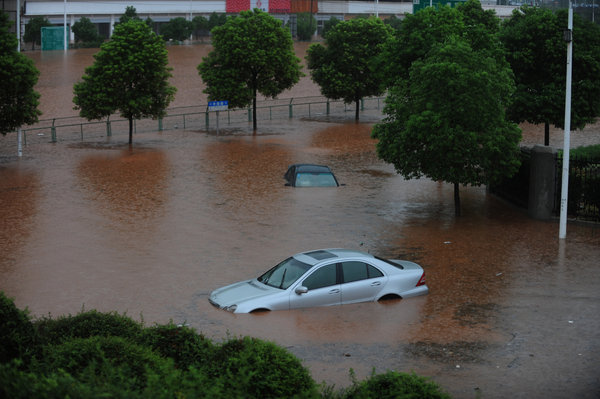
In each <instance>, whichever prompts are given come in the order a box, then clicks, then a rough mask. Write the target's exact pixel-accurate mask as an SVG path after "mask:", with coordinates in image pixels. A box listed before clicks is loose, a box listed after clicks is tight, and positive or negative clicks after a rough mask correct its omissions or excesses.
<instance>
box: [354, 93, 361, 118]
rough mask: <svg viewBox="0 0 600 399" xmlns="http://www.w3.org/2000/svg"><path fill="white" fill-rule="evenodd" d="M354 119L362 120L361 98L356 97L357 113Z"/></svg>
mask: <svg viewBox="0 0 600 399" xmlns="http://www.w3.org/2000/svg"><path fill="white" fill-rule="evenodd" d="M354 120H355V121H356V122H358V121H359V120H360V98H357V99H356V113H355V115H354Z"/></svg>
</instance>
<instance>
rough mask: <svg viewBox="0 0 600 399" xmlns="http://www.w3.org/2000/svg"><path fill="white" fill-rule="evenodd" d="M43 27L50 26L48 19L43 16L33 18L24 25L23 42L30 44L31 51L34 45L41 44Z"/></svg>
mask: <svg viewBox="0 0 600 399" xmlns="http://www.w3.org/2000/svg"><path fill="white" fill-rule="evenodd" d="M44 26H52V24H51V23H50V21H48V18H46V17H43V16H37V17H33V18H31V19H30V20H29V22H27V24H25V33H24V34H23V40H24V41H25V42H26V43H31V49H32V50H33V49H34V47H35V45H36V44H37V45H38V46H39V45H41V44H42V28H43V27H44Z"/></svg>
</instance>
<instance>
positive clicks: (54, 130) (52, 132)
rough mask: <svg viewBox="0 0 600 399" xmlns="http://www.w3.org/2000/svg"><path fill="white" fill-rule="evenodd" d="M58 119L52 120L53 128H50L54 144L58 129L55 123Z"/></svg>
mask: <svg viewBox="0 0 600 399" xmlns="http://www.w3.org/2000/svg"><path fill="white" fill-rule="evenodd" d="M55 121H56V119H52V127H51V128H50V136H51V137H52V142H53V143H56V127H55V126H54V122H55Z"/></svg>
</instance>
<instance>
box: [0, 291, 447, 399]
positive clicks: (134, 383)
mask: <svg viewBox="0 0 600 399" xmlns="http://www.w3.org/2000/svg"><path fill="white" fill-rule="evenodd" d="M0 340H1V342H2V345H1V346H0V397H7V398H13V399H20V398H23V399H26V398H42V399H43V398H59V397H60V398H65V397H69V398H72V399H77V398H106V397H111V398H228V399H229V398H242V397H243V398H292V397H294V398H332V399H345V398H378V399H386V398H402V397H406V398H409V397H410V398H431V399H435V398H440V399H442V398H449V397H450V396H449V395H448V394H447V393H445V392H444V391H443V390H442V389H441V388H440V387H439V386H438V385H436V384H435V383H433V382H432V381H430V380H428V379H426V378H424V377H420V376H417V375H415V374H414V373H412V374H405V373H399V372H395V371H389V372H386V373H384V374H378V375H376V374H373V375H372V376H371V377H369V378H367V379H365V380H364V381H357V380H356V378H354V376H353V374H352V372H351V371H350V375H351V377H353V381H354V382H353V384H352V385H351V386H350V387H349V388H345V389H336V388H335V387H334V386H326V385H325V384H321V385H318V384H317V383H316V382H315V381H314V380H313V379H312V377H311V375H310V372H309V370H308V369H307V368H306V367H305V366H303V365H302V362H301V361H300V360H299V359H298V358H296V357H295V356H294V355H292V354H291V353H289V352H288V351H287V350H285V349H283V348H281V347H280V346H278V345H276V344H274V343H272V342H267V341H264V340H260V339H256V338H250V337H235V338H231V337H230V338H228V339H227V340H225V341H223V342H222V343H214V342H212V341H210V340H209V339H207V338H206V337H204V336H203V335H202V334H200V333H197V332H196V331H194V330H193V329H192V328H189V327H186V326H177V325H174V324H173V323H169V324H166V325H154V326H152V327H145V326H144V325H143V323H139V322H136V321H134V320H132V319H131V318H129V317H127V316H125V315H119V314H117V313H115V312H112V313H100V312H97V311H94V310H92V311H85V312H81V313H79V314H77V315H76V316H62V317H58V318H55V319H54V318H51V317H44V318H41V319H37V320H32V319H31V317H30V316H29V314H28V312H27V310H20V309H18V308H17V307H16V306H15V304H14V301H13V300H12V299H11V298H8V297H7V296H6V295H5V294H4V293H3V292H1V291H0Z"/></svg>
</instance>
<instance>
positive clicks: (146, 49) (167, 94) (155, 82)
mask: <svg viewBox="0 0 600 399" xmlns="http://www.w3.org/2000/svg"><path fill="white" fill-rule="evenodd" d="M94 59H95V61H94V64H93V65H92V66H90V67H88V68H86V70H85V74H84V75H83V77H82V81H81V82H79V83H76V84H75V86H74V94H75V96H74V97H73V102H74V103H75V109H79V110H80V111H79V114H80V115H81V116H82V117H84V118H87V119H88V120H92V119H102V118H104V117H108V116H110V115H112V114H113V113H114V112H116V111H119V112H120V115H121V116H122V117H124V118H127V119H128V120H129V144H132V141H133V136H132V134H133V120H134V119H139V118H143V117H148V116H150V117H153V118H160V117H161V116H163V115H164V114H165V109H166V108H167V106H168V105H169V103H170V102H171V101H172V100H173V97H174V95H175V91H176V89H175V87H173V86H171V85H170V84H169V78H170V77H171V68H169V67H168V62H169V60H168V55H167V50H166V48H165V44H164V42H163V40H162V39H161V37H160V36H158V35H156V34H155V33H154V32H152V30H151V29H150V27H149V26H148V25H147V24H146V23H145V22H143V21H140V20H136V19H132V20H129V21H128V22H124V23H120V24H118V25H117V26H115V31H114V33H113V35H112V38H111V40H110V41H108V42H105V43H103V44H102V46H101V47H100V52H99V53H98V54H96V55H94Z"/></svg>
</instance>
